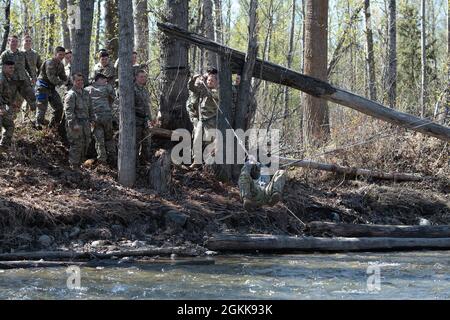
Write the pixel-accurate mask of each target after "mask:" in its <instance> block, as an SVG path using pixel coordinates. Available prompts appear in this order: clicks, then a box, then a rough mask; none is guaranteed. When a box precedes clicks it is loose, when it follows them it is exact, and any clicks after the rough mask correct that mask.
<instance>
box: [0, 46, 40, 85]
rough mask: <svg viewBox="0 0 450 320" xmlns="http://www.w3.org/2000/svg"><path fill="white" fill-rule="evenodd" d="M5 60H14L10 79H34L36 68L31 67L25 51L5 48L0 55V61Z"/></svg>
mask: <svg viewBox="0 0 450 320" xmlns="http://www.w3.org/2000/svg"><path fill="white" fill-rule="evenodd" d="M5 61H14V62H15V65H14V74H13V76H12V80H15V81H24V80H29V79H30V78H31V79H36V69H34V70H33V69H32V68H31V66H30V64H29V63H28V59H27V57H26V55H25V52H23V51H19V50H17V51H16V52H12V51H11V50H9V49H8V50H5V51H4V52H3V53H2V54H1V55H0V62H1V63H2V65H3V63H4V62H5Z"/></svg>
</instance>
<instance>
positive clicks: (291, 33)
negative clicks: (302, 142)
mask: <svg viewBox="0 0 450 320" xmlns="http://www.w3.org/2000/svg"><path fill="white" fill-rule="evenodd" d="M296 2H297V0H292V11H291V27H290V29H289V47H288V53H287V56H286V63H287V68H288V69H291V67H292V58H293V55H294V33H295V13H296V12H295V10H296V7H297V6H296ZM283 94H284V111H283V131H284V134H283V136H285V135H286V134H287V132H288V128H287V118H288V116H289V100H290V99H289V98H290V97H289V88H288V87H284V92H283Z"/></svg>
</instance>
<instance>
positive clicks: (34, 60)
mask: <svg viewBox="0 0 450 320" xmlns="http://www.w3.org/2000/svg"><path fill="white" fill-rule="evenodd" d="M32 46H33V38H31V36H29V35H26V36H25V37H24V40H23V52H25V57H26V59H27V61H28V64H29V65H30V68H31V69H32V70H34V71H35V72H36V75H38V74H39V70H40V68H41V65H42V59H41V56H40V55H39V53H37V52H36V51H35V50H33V48H32ZM27 81H28V82H29V83H28V85H30V86H31V87H32V88H34V86H35V85H36V79H31V80H30V79H27ZM22 102H23V101H21V102H20V103H19V105H22V112H23V115H24V118H25V116H26V115H27V114H28V112H29V111H30V110H31V111H32V112H35V111H36V105H33V106H29V105H28V103H23V104H22ZM30 119H31V118H30Z"/></svg>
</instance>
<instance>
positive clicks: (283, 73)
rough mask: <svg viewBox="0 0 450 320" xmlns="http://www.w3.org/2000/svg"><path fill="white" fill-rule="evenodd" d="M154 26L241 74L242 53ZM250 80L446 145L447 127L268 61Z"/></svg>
mask: <svg viewBox="0 0 450 320" xmlns="http://www.w3.org/2000/svg"><path fill="white" fill-rule="evenodd" d="M157 25H158V28H159V29H160V30H161V31H163V32H164V33H166V34H167V35H169V36H172V37H175V38H177V39H180V40H183V41H187V42H189V43H192V44H194V45H196V46H199V47H201V48H204V49H206V50H210V51H213V52H216V53H218V54H221V55H226V56H227V57H228V58H229V60H230V63H231V67H232V69H233V71H234V72H238V73H240V72H242V67H243V66H244V63H245V56H246V54H245V53H244V52H240V51H237V50H234V49H232V48H229V47H226V46H223V45H221V44H218V43H216V42H214V41H211V40H209V39H207V38H205V37H203V36H201V35H199V34H196V33H193V32H189V31H187V30H184V29H181V28H179V27H177V26H175V25H173V24H169V23H158V24H157ZM253 77H255V78H259V79H262V80H266V81H270V82H273V83H278V84H281V85H285V86H288V87H291V88H294V89H297V90H301V91H303V92H306V93H308V94H310V95H313V96H315V97H318V98H322V99H325V100H328V101H331V102H334V103H338V104H340V105H343V106H346V107H349V108H352V109H354V110H357V111H359V112H362V113H364V114H367V115H369V116H371V117H374V118H377V119H380V120H383V121H386V122H389V123H392V124H395V125H399V126H401V127H404V128H407V129H411V130H414V131H418V132H421V133H423V134H425V135H428V136H433V137H436V138H438V139H441V140H443V141H447V142H448V141H450V128H449V127H446V126H442V125H439V124H437V123H434V122H432V121H430V120H426V119H422V118H418V117H415V116H413V115H410V114H408V113H403V112H399V111H396V110H393V109H391V108H388V107H385V106H383V105H382V104H380V103H378V102H375V101H371V100H369V99H366V98H364V97H361V96H358V95H356V94H354V93H351V92H348V91H346V90H342V89H339V88H337V87H335V86H332V85H331V84H329V83H327V82H325V81H322V80H319V79H315V78H312V77H309V76H306V75H304V74H301V73H298V72H295V71H293V70H290V69H287V68H285V67H282V66H280V65H277V64H274V63H271V62H268V61H264V60H261V59H257V60H256V63H255V67H254V71H253Z"/></svg>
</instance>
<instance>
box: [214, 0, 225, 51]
mask: <svg viewBox="0 0 450 320" xmlns="http://www.w3.org/2000/svg"><path fill="white" fill-rule="evenodd" d="M214 16H215V21H216V41H217V42H219V43H223V42H224V41H223V40H224V39H223V20H222V0H214Z"/></svg>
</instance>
